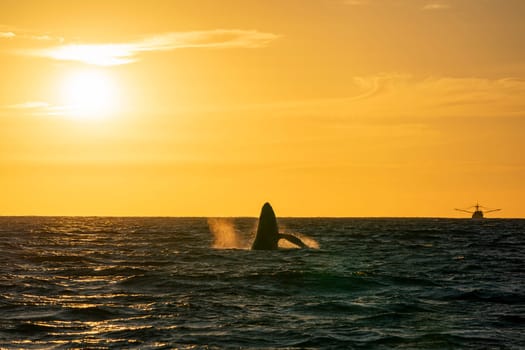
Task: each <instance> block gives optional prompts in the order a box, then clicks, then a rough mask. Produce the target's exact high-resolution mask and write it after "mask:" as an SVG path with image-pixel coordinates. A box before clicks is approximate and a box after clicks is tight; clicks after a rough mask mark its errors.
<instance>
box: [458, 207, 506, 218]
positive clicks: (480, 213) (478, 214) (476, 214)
mask: <svg viewBox="0 0 525 350" xmlns="http://www.w3.org/2000/svg"><path fill="white" fill-rule="evenodd" d="M472 208H474V210H470V209H472ZM482 209H483V210H482ZM454 210H457V211H461V212H465V213H469V214H472V219H477V220H479V219H484V218H485V216H484V214H485V213H491V212H494V211H500V210H501V209H490V208H487V207H484V206H482V205H479V203H476V205H473V206H471V207H468V208H466V209H458V208H454Z"/></svg>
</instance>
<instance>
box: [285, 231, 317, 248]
mask: <svg viewBox="0 0 525 350" xmlns="http://www.w3.org/2000/svg"><path fill="white" fill-rule="evenodd" d="M283 233H286V234H291V235H294V236H295V237H297V238H299V239H300V240H301V241H303V243H304V244H306V245H307V246H308V248H311V249H319V242H317V241H316V240H315V239H313V238H311V237H308V236H306V235H303V234H301V233H298V232H287V231H284V232H283ZM279 248H286V249H290V248H299V247H298V246H296V245H295V244H293V243H292V242H289V241H288V240H286V239H281V240H279Z"/></svg>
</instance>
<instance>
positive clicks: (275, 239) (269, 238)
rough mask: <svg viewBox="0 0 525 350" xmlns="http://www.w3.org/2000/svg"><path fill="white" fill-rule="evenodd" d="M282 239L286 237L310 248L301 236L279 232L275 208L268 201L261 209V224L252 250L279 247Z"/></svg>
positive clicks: (302, 246) (294, 242)
mask: <svg viewBox="0 0 525 350" xmlns="http://www.w3.org/2000/svg"><path fill="white" fill-rule="evenodd" d="M280 239H286V240H287V241H289V242H291V243H293V244H295V245H297V246H299V247H301V248H308V246H307V245H306V244H304V243H303V241H301V240H300V239H299V238H297V237H295V236H293V235H289V234H285V233H279V227H278V226H277V219H276V217H275V213H274V212H273V208H272V206H271V205H270V203H268V202H266V203H264V205H263V207H262V209H261V215H260V216H259V225H258V226H257V235H256V236H255V240H254V241H253V244H252V250H274V249H277V248H278V243H279V240H280Z"/></svg>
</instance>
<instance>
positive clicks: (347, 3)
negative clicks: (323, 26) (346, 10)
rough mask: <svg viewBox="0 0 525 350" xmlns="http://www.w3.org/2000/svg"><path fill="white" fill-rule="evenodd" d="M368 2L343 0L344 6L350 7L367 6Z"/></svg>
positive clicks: (363, 0)
mask: <svg viewBox="0 0 525 350" xmlns="http://www.w3.org/2000/svg"><path fill="white" fill-rule="evenodd" d="M366 3H367V1H366V0H343V4H345V5H350V6H359V5H364V4H366Z"/></svg>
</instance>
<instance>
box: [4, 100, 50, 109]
mask: <svg viewBox="0 0 525 350" xmlns="http://www.w3.org/2000/svg"><path fill="white" fill-rule="evenodd" d="M48 107H49V103H47V102H42V101H28V102H24V103H18V104H14V105H9V106H7V108H9V109H40V108H48Z"/></svg>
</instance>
